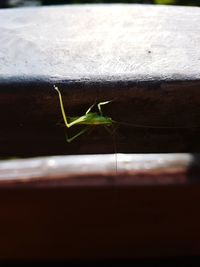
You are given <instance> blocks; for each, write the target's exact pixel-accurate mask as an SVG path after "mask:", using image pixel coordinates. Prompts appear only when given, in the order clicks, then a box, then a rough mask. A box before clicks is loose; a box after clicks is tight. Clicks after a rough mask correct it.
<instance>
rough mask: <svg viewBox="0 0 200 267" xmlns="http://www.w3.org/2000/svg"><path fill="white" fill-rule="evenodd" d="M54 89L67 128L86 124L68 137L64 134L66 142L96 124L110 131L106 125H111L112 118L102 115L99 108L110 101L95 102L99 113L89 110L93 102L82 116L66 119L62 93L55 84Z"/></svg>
mask: <svg viewBox="0 0 200 267" xmlns="http://www.w3.org/2000/svg"><path fill="white" fill-rule="evenodd" d="M54 89H55V90H56V91H57V92H58V96H59V101H60V108H61V112H62V116H63V120H64V123H65V126H66V127H67V128H71V127H72V126H75V125H86V127H85V128H83V130H81V131H80V132H78V133H77V134H76V135H74V136H72V137H70V138H69V137H68V136H66V140H67V142H68V143H70V142H72V141H73V140H75V139H76V138H77V137H79V136H80V135H82V134H84V133H85V132H87V131H88V130H89V129H90V128H91V126H97V125H98V126H104V127H105V128H106V129H107V130H108V131H109V132H110V129H109V128H108V127H110V126H112V125H113V123H114V121H113V120H112V118H110V117H106V116H104V115H103V112H102V110H101V106H103V105H106V104H108V103H110V102H111V101H105V102H100V103H98V104H97V107H98V111H99V114H98V113H96V112H91V110H92V108H93V107H94V106H95V104H93V105H92V106H91V107H89V109H88V110H87V111H86V112H85V114H84V115H83V116H80V117H69V118H68V120H67V116H66V113H65V110H64V105H63V101H62V95H61V93H60V91H59V89H58V87H57V86H55V85H54Z"/></svg>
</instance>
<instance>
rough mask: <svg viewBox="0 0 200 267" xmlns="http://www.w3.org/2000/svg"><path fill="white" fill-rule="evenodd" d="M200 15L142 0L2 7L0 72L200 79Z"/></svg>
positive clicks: (54, 78) (17, 75)
mask: <svg viewBox="0 0 200 267" xmlns="http://www.w3.org/2000/svg"><path fill="white" fill-rule="evenodd" d="M199 14H200V10H199V8H184V7H164V6H140V5H98V6H91V5H85V6H66V7H43V8H27V9H18V10H6V11H4V10H0V22H1V24H0V34H1V35H0V38H1V44H0V66H1V71H0V78H1V79H3V80H4V79H7V78H10V77H11V78H16V79H19V78H22V79H34V78H35V79H40V77H41V76H42V77H43V78H44V79H46V80H47V81H51V82H52V81H53V82H58V80H87V79H89V80H93V81H96V80H103V81H105V80H114V81H116V80H123V81H124V80H136V81H137V80H142V81H144V80H180V79H181V80H182V79H183V80H185V79H192V80H194V79H200V51H199V43H200V16H199Z"/></svg>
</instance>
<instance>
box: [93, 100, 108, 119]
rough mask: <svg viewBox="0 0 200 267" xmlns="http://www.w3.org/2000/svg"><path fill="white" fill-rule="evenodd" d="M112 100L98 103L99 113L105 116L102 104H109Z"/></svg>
mask: <svg viewBox="0 0 200 267" xmlns="http://www.w3.org/2000/svg"><path fill="white" fill-rule="evenodd" d="M111 101H112V100H110V101H105V102H100V103H99V104H98V105H97V107H98V110H99V113H100V114H101V115H102V116H103V112H102V110H101V106H103V105H106V104H108V103H110V102H111Z"/></svg>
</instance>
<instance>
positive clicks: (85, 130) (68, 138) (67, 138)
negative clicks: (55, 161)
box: [65, 126, 90, 143]
mask: <svg viewBox="0 0 200 267" xmlns="http://www.w3.org/2000/svg"><path fill="white" fill-rule="evenodd" d="M89 129H90V127H89V126H88V127H86V128H84V129H83V130H81V131H80V132H78V133H77V134H75V135H74V136H72V137H68V135H67V133H66V134H65V135H66V137H65V138H66V141H67V143H71V142H72V141H74V140H75V139H76V138H77V137H79V136H80V135H82V134H84V133H85V132H87V131H88V130H89Z"/></svg>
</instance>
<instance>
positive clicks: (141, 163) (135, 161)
mask: <svg viewBox="0 0 200 267" xmlns="http://www.w3.org/2000/svg"><path fill="white" fill-rule="evenodd" d="M199 170H200V157H199V155H191V154H110V155H109V154H106V155H76V156H52V157H43V158H32V159H14V160H5V161H0V187H2V188H4V187H6V188H7V187H8V188H10V187H11V188H13V187H14V188H15V187H20V188H21V187H31V188H32V187H35V186H36V187H45V188H46V187H47V188H48V187H63V186H64V187H65V186H66V187H68V186H69V187H74V186H75V187H79V186H83V187H84V186H89V187H90V186H97V187H98V186H103V187H107V186H108V187H113V186H114V187H115V186H116V187H120V186H145V185H151V186H152V185H153V186H158V185H166V186H167V185H173V186H175V185H178V184H182V185H190V184H193V183H197V184H198V183H199V181H200V180H199Z"/></svg>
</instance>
